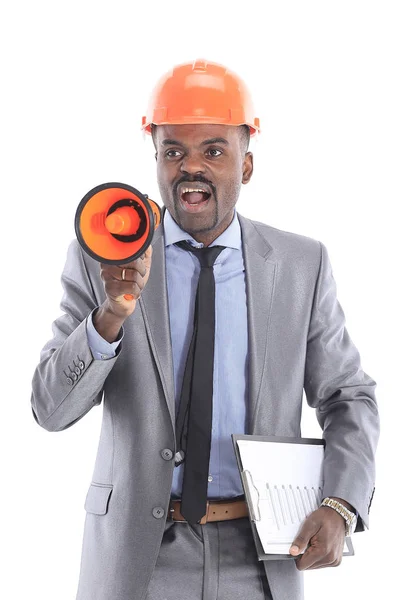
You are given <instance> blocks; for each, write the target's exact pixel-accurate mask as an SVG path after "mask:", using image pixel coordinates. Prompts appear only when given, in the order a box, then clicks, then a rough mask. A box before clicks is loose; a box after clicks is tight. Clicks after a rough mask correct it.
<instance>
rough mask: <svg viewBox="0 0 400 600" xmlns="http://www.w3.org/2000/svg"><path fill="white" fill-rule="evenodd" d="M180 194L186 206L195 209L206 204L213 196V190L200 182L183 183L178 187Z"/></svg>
mask: <svg viewBox="0 0 400 600" xmlns="http://www.w3.org/2000/svg"><path fill="white" fill-rule="evenodd" d="M178 195H179V197H180V199H181V202H182V204H183V206H184V207H185V208H187V209H188V210H194V209H196V207H200V206H203V205H206V204H207V203H208V200H209V199H210V197H211V190H210V189H209V188H208V186H205V185H201V186H199V185H198V184H192V185H191V186H190V185H188V184H181V185H180V186H179V189H178Z"/></svg>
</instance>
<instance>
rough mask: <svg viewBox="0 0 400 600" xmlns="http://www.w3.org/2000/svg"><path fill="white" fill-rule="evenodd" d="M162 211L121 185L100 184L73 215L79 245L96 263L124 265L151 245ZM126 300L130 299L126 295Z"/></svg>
mask: <svg viewBox="0 0 400 600" xmlns="http://www.w3.org/2000/svg"><path fill="white" fill-rule="evenodd" d="M160 222H161V209H160V207H159V206H158V204H157V203H156V202H154V201H153V200H150V199H149V198H148V196H147V195H145V194H141V193H140V192H139V190H137V189H136V188H134V187H132V186H130V185H126V184H123V183H103V184H102V185H98V186H96V187H95V188H93V189H92V190H90V192H88V193H87V194H86V195H85V196H84V197H83V198H82V200H81V201H80V203H79V206H78V208H77V210H76V214H75V233H76V237H77V239H78V242H79V243H80V245H81V246H82V248H83V249H84V250H85V252H86V253H87V254H89V256H91V257H92V258H94V259H95V260H97V261H98V262H102V263H107V264H110V265H123V264H126V263H128V262H131V261H133V260H135V259H136V258H139V256H141V255H142V254H143V253H144V252H145V251H146V249H147V248H148V247H149V246H150V244H151V241H152V239H153V234H154V231H155V230H156V229H157V227H158V226H159V224H160ZM125 298H126V299H127V300H132V299H133V296H131V295H130V294H126V295H125Z"/></svg>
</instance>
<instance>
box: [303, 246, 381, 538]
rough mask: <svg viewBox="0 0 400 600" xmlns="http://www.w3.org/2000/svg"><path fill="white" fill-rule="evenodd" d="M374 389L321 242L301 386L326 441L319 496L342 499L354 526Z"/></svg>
mask: <svg viewBox="0 0 400 600" xmlns="http://www.w3.org/2000/svg"><path fill="white" fill-rule="evenodd" d="M375 388H376V383H375V381H373V380H372V379H371V377H369V376H368V375H367V374H366V373H365V372H364V371H363V370H362V368H361V365H360V355H359V353H358V351H357V348H356V347H355V345H354V344H353V342H352V341H351V339H350V337H349V334H348V332H347V329H346V327H345V316H344V313H343V310H342V308H341V306H340V304H339V302H338V300H337V297H336V284H335V281H334V278H333V275H332V267H331V264H330V262H329V258H328V253H327V250H326V248H325V246H324V245H323V244H321V262H320V268H319V273H318V278H317V282H316V288H315V293H314V300H313V307H312V313H311V319H310V327H309V332H308V339H307V356H306V368H305V382H304V389H305V393H306V398H307V402H308V404H309V405H310V406H312V407H314V408H315V409H316V414H317V419H318V422H319V424H320V426H321V427H322V430H323V438H324V440H325V444H326V446H325V458H324V467H323V479H324V487H323V497H326V496H334V497H337V498H342V499H343V500H346V501H347V502H349V503H350V504H351V505H352V506H354V508H355V509H356V510H357V512H358V521H357V528H356V531H362V530H364V529H365V527H368V522H369V510H370V505H371V502H372V496H373V493H374V489H375V488H374V481H375V451H376V446H377V443H378V437H379V415H378V409H377V404H376V399H375Z"/></svg>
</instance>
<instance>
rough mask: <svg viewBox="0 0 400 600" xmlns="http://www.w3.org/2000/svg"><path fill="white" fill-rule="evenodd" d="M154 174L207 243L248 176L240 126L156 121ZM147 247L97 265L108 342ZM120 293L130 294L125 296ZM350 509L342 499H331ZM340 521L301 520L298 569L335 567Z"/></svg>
mask: <svg viewBox="0 0 400 600" xmlns="http://www.w3.org/2000/svg"><path fill="white" fill-rule="evenodd" d="M153 141H154V145H155V148H156V160H157V178H158V184H159V188H160V193H161V197H162V200H163V203H164V205H165V207H166V208H167V209H168V211H169V213H170V214H171V216H172V218H173V219H174V220H175V221H176V223H177V224H178V225H179V226H180V227H181V228H182V229H183V230H185V231H187V232H188V233H190V235H191V236H192V237H193V238H194V239H195V240H196V241H198V242H202V243H203V244H204V245H205V246H209V245H210V244H211V243H212V242H213V241H214V240H215V239H216V238H217V237H218V236H220V235H221V233H222V232H223V231H225V229H226V228H227V227H229V225H230V223H231V222H232V219H233V216H234V207H235V205H236V203H237V200H238V198H239V193H240V189H241V186H242V184H246V183H248V182H249V181H250V179H251V176H252V173H253V155H252V153H251V152H248V150H247V147H246V144H245V143H244V141H243V135H241V131H240V128H239V127H233V126H228V125H205V124H203V125H160V126H158V127H157V128H156V129H155V132H154V133H153ZM196 182H197V184H198V186H202V187H203V188H204V189H207V190H209V191H210V196H209V198H208V203H207V205H206V206H205V207H204V209H203V210H201V211H199V212H194V213H191V212H188V211H187V210H185V207H184V205H182V194H181V193H180V191H181V190H182V186H190V185H191V186H193V187H197V186H196ZM151 257H152V247H151V246H149V248H148V249H147V251H146V253H145V254H144V255H143V257H140V258H139V259H137V260H135V261H133V262H132V263H129V264H128V265H124V267H125V268H126V281H121V268H120V267H117V266H113V265H106V264H102V265H101V276H102V279H103V281H104V286H105V291H106V296H107V297H106V300H105V302H104V303H103V305H102V306H101V307H100V308H99V309H98V311H97V313H96V315H95V317H94V319H93V322H94V324H95V327H96V329H97V330H98V331H99V333H100V334H101V335H102V336H103V337H104V338H105V339H107V340H108V341H110V342H112V341H114V340H115V339H116V337H117V335H118V332H119V330H120V328H121V326H122V325H123V323H124V321H125V319H126V318H127V317H128V316H129V315H130V314H131V313H132V312H133V311H134V309H135V306H136V302H137V299H138V298H139V297H140V295H141V293H142V291H143V288H144V286H145V285H146V283H147V280H148V278H149V274H150V267H151ZM124 294H132V295H133V300H126V299H125V298H124ZM335 499H336V500H339V502H341V503H342V504H344V505H345V506H346V507H347V508H349V509H350V510H351V511H352V512H354V508H353V507H352V506H351V505H350V504H348V503H347V502H346V501H345V500H343V499H341V498H335ZM344 534H345V521H344V519H343V518H342V517H341V516H340V515H339V514H338V513H337V512H336V511H334V510H333V509H331V508H329V507H321V508H318V509H317V510H315V511H314V512H312V513H311V514H310V515H309V516H308V517H307V518H306V519H305V520H304V522H303V524H302V526H301V528H300V530H299V532H298V534H297V536H296V538H295V539H294V541H293V544H292V546H291V548H290V554H291V555H292V556H293V557H294V558H295V559H296V565H297V568H298V569H299V570H301V571H303V570H306V569H319V568H322V567H328V566H331V567H333V566H338V565H339V564H340V563H341V560H342V552H343V544H344Z"/></svg>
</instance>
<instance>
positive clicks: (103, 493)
mask: <svg viewBox="0 0 400 600" xmlns="http://www.w3.org/2000/svg"><path fill="white" fill-rule="evenodd" d="M112 490H113V486H112V484H107V483H91V484H90V487H89V490H88V493H87V495H86V500H85V510H86V512H88V513H92V514H94V515H105V514H106V512H107V510H108V501H109V499H110V496H111V492H112Z"/></svg>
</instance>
